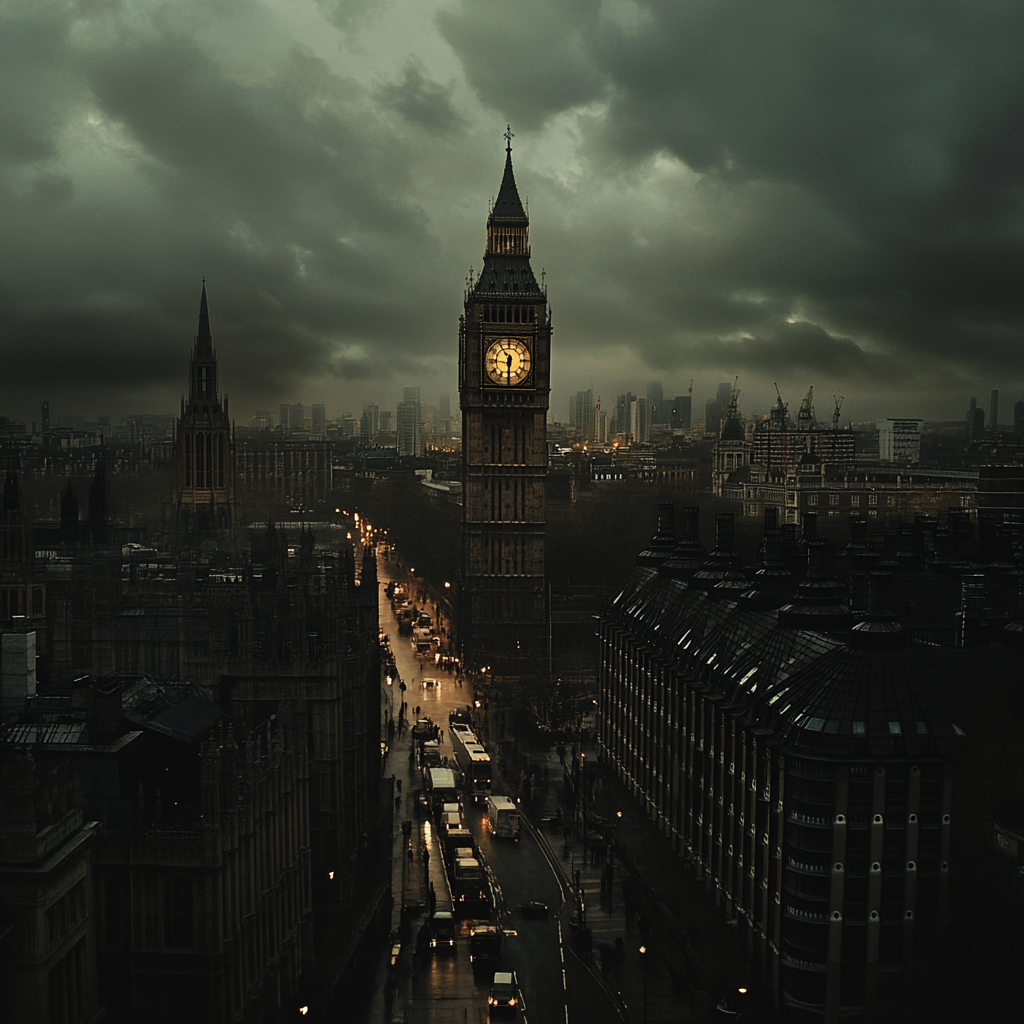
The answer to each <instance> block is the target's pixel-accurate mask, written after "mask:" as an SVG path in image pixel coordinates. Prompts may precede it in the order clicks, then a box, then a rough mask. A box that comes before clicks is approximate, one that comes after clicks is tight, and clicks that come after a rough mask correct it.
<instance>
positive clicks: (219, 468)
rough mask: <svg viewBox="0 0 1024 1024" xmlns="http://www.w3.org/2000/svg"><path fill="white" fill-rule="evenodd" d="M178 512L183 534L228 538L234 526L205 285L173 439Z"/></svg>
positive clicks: (223, 407)
mask: <svg viewBox="0 0 1024 1024" xmlns="http://www.w3.org/2000/svg"><path fill="white" fill-rule="evenodd" d="M173 500H174V511H175V517H176V524H177V529H178V533H179V536H180V537H182V538H183V539H184V537H187V536H188V535H191V536H192V537H193V538H195V537H197V536H199V535H202V534H206V535H208V536H209V535H220V536H227V535H229V534H230V533H231V532H232V529H233V526H234V506H235V445H234V436H233V431H232V429H231V420H230V418H229V417H228V401H227V398H225V399H224V401H223V403H222V402H221V398H220V389H219V387H218V383H217V353H216V351H215V350H214V347H213V339H212V336H211V334H210V312H209V308H208V306H207V301H206V282H205V281H204V282H203V294H202V297H201V298H200V300H199V329H198V331H197V333H196V339H195V346H194V348H193V349H192V361H191V363H190V366H189V389H188V399H187V400H186V399H184V398H182V400H181V414H180V416H179V418H178V423H177V429H176V431H175V437H174V489H173Z"/></svg>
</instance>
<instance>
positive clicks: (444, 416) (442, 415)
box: [437, 395, 452, 420]
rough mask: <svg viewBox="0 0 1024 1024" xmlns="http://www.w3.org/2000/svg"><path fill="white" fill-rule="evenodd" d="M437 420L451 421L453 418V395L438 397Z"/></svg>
mask: <svg viewBox="0 0 1024 1024" xmlns="http://www.w3.org/2000/svg"><path fill="white" fill-rule="evenodd" d="M437 418H438V419H439V420H450V419H451V418H452V397H451V395H438V397H437Z"/></svg>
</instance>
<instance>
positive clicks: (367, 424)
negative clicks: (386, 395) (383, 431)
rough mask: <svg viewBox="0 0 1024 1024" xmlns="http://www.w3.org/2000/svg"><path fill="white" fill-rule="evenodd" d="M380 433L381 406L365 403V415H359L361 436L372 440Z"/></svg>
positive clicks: (366, 439) (365, 439)
mask: <svg viewBox="0 0 1024 1024" xmlns="http://www.w3.org/2000/svg"><path fill="white" fill-rule="evenodd" d="M379 433H380V408H379V406H376V405H372V404H371V405H364V406H363V415H362V416H360V417H359V436H360V437H361V438H362V439H363V440H364V441H367V442H369V441H372V440H373V438H375V437H376V436H377V434H379Z"/></svg>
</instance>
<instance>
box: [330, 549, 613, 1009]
mask: <svg viewBox="0 0 1024 1024" xmlns="http://www.w3.org/2000/svg"><path fill="white" fill-rule="evenodd" d="M378 571H379V575H380V581H381V590H380V623H381V629H382V630H383V632H385V633H387V634H389V636H390V642H391V648H392V650H393V652H394V656H395V667H396V668H397V670H398V673H399V675H400V678H401V679H402V680H404V681H405V683H406V686H407V689H406V690H405V692H404V693H403V692H401V691H400V690H399V689H398V685H397V680H395V682H393V684H392V685H390V686H389V685H387V684H386V683H385V684H384V685H383V686H382V707H381V714H382V720H384V719H385V718H386V717H390V716H392V715H394V716H395V718H396V719H397V715H398V711H399V708H400V704H401V700H402V699H403V698H404V700H405V701H406V703H407V704H408V710H407V714H406V718H405V722H406V728H404V729H403V730H401V731H396V732H395V734H394V737H393V740H392V743H391V747H390V751H389V755H388V761H387V765H386V767H385V774H386V775H392V774H393V775H395V777H396V781H397V780H401V783H402V786H401V798H400V799H399V801H398V807H397V808H396V822H395V830H394V831H395V844H394V856H395V871H394V877H395V883H394V894H395V909H394V914H393V927H394V930H395V932H396V933H401V934H402V935H403V938H402V954H401V957H400V959H399V962H398V964H397V965H396V966H395V967H394V968H392V967H391V966H390V947H389V946H388V947H383V948H382V949H381V958H380V964H379V967H378V970H377V971H376V974H375V976H374V978H373V991H372V995H371V996H370V998H369V999H368V1001H367V1003H366V1005H364V1006H360V1007H358V1012H357V1016H356V1017H355V1018H354V1019H356V1020H359V1021H365V1022H366V1024H371V1022H373V1024H378V1022H380V1021H387V1022H393V1021H407V1022H410V1024H413V1022H416V1024H418V1022H427V1021H430V1022H437V1024H442V1022H456V1021H458V1022H481V1024H482V1022H486V1021H487V1020H488V1013H487V996H488V990H489V987H490V983H491V980H492V975H493V969H492V970H489V971H488V972H487V973H483V972H479V973H477V974H474V972H473V970H472V968H471V965H470V962H469V938H468V933H469V928H470V927H471V925H472V924H475V923H480V922H477V921H470V920H460V923H459V934H458V939H457V941H456V945H455V950H454V955H448V956H445V955H440V954H436V955H434V956H432V957H430V956H426V957H423V958H422V959H421V958H419V957H415V958H414V957H413V951H414V949H415V946H416V941H415V940H416V935H417V932H418V930H419V929H420V927H421V925H422V924H423V922H424V921H425V919H426V917H427V915H428V913H429V909H427V908H424V910H423V912H422V915H421V916H418V917H415V918H412V919H411V921H410V922H409V924H410V925H411V927H408V926H407V927H406V929H405V930H404V931H403V928H402V915H401V911H402V903H403V900H404V902H405V903H406V904H410V903H417V902H421V901H422V902H423V903H426V900H427V891H428V890H427V887H428V886H429V884H430V883H433V885H434V891H435V894H436V900H437V909H438V910H441V909H445V908H446V907H448V906H450V892H449V889H448V883H447V877H446V875H445V872H444V868H443V863H442V856H441V849H440V846H439V843H438V836H437V829H436V826H435V825H433V823H432V822H430V821H429V819H427V818H426V817H425V816H424V815H423V814H422V813H421V812H420V810H419V808H418V801H417V796H418V790H420V789H422V785H423V784H422V781H421V778H420V773H419V770H418V769H417V768H416V767H415V766H414V764H413V763H412V761H411V760H410V754H411V747H412V743H411V740H410V736H409V728H408V723H409V722H410V721H411V722H413V723H414V722H415V721H416V719H417V718H418V717H429V718H431V719H432V720H433V721H434V722H435V723H436V724H437V725H439V726H440V728H441V729H442V730H443V733H442V740H441V754H442V757H445V756H447V757H451V756H452V753H453V752H452V748H451V744H450V741H449V736H448V714H449V712H450V711H452V710H455V709H456V708H463V707H465V706H466V705H467V704H470V703H471V702H472V696H473V695H472V690H471V688H470V686H469V684H468V682H467V684H466V685H465V686H462V685H460V684H459V683H458V681H457V679H456V677H455V675H454V673H452V672H446V671H444V670H443V669H441V668H439V667H438V666H435V665H434V664H433V662H432V661H428V662H427V664H426V666H424V665H421V663H420V661H419V660H418V659H417V657H416V654H415V650H414V648H413V645H412V643H411V642H410V639H409V638H407V637H400V636H399V634H398V622H397V619H396V616H395V614H394V613H393V612H392V610H391V606H390V603H389V601H388V599H387V597H386V595H385V587H386V586H387V584H388V583H389V581H391V580H396V581H398V582H401V583H409V582H410V578H409V573H408V571H403V570H402V568H401V567H400V566H399V565H397V564H396V563H393V562H389V561H385V560H384V559H383V558H381V559H380V560H379V570H378ZM418 596H419V594H418V592H416V591H415V590H413V592H412V594H411V597H412V598H413V599H414V600H415V599H416V598H417V597H418ZM416 603H417V605H419V602H418V601H417V602H416ZM425 610H427V611H428V612H429V613H430V614H431V615H432V616H435V615H436V609H435V606H434V604H433V602H432V601H428V602H427V604H426V606H425ZM442 625H447V624H446V623H443V622H442ZM424 675H426V676H427V677H429V678H434V679H439V680H440V685H439V686H423V685H422V679H423V677H424ZM417 707H418V708H419V712H418V713H417V712H416V710H415V709H416V708H417ZM480 731H481V732H482V733H483V735H482V736H481V737H480V738H481V740H482V741H483V742H484V744H485V746H486V747H487V749H488V751H489V752H490V753H491V756H492V759H493V758H494V757H495V753H496V745H495V744H494V742H493V741H492V739H491V737H489V736H488V731H487V729H482V730H480ZM552 785H554V780H552ZM494 792H495V793H500V792H503V789H502V786H501V783H500V781H499V779H498V777H497V775H496V774H495V782H494ZM510 795H513V796H514V795H515V794H514V793H512V794H510ZM465 811H466V825H467V827H468V828H469V829H470V830H471V831H472V833H473V835H474V836H475V838H476V840H477V843H478V844H479V848H480V850H481V852H482V853H483V856H484V858H485V860H486V865H487V868H488V871H489V877H490V880H491V885H492V890H493V893H494V896H495V910H494V914H493V915H492V922H493V923H497V924H499V925H500V926H501V928H502V929H503V931H504V934H505V938H504V941H503V945H502V953H501V964H500V969H501V970H503V971H514V972H515V974H516V977H517V980H518V984H519V988H520V990H521V993H522V997H523V1004H524V1005H523V1006H522V1008H521V1010H520V1011H519V1012H517V1014H516V1019H518V1020H521V1021H523V1022H524V1024H527V1022H529V1024H576V1022H581V1024H582V1022H584V1021H586V1022H594V1024H604V1022H608V1024H613V1022H618V1021H620V1020H621V1018H620V1016H619V1013H618V1011H617V1009H616V1007H615V1005H614V1003H613V1002H612V1001H611V999H610V998H609V996H608V994H607V993H606V990H605V989H604V988H603V987H602V985H601V984H600V982H599V981H598V980H597V979H596V978H595V976H594V973H593V972H592V970H591V969H590V968H589V967H588V966H587V965H586V964H584V962H583V961H581V960H580V959H579V958H578V957H577V956H576V954H575V952H574V951H573V950H572V946H571V939H570V916H571V906H570V904H569V903H566V902H565V893H564V892H563V883H562V882H561V881H560V877H559V874H558V873H557V871H556V870H555V866H554V865H553V864H552V863H550V862H549V859H548V858H549V857H550V856H551V854H550V853H548V852H547V850H546V849H544V848H542V846H541V845H539V844H538V842H537V841H536V839H535V838H534V836H533V834H532V833H531V831H530V830H529V829H528V828H523V830H522V832H521V834H520V839H519V840H518V841H513V840H509V839H499V838H496V837H493V836H491V835H490V833H489V832H488V830H487V829H486V827H485V824H484V814H483V812H482V810H481V809H480V808H478V807H475V806H473V805H472V804H469V805H467V806H466V808H465ZM403 821H409V822H410V823H411V834H410V836H409V837H408V838H407V837H406V836H405V835H404V834H403V829H402V822H403ZM424 848H426V850H427V851H429V859H426V860H424V858H423V855H422V850H423V849H424ZM410 850H411V851H412V858H411V859H410V857H409V853H410ZM524 901H540V902H542V903H545V904H547V905H548V907H549V912H548V914H547V915H546V916H542V917H525V916H524V915H523V914H521V913H520V912H519V911H518V910H517V909H516V908H517V906H518V905H519V904H520V903H523V902H524ZM346 1019H348V1018H347V1015H346Z"/></svg>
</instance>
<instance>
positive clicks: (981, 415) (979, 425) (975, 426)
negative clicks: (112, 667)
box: [967, 396, 985, 437]
mask: <svg viewBox="0 0 1024 1024" xmlns="http://www.w3.org/2000/svg"><path fill="white" fill-rule="evenodd" d="M984 432H985V410H984V409H979V408H978V400H977V398H974V397H973V396H972V397H971V405H970V408H969V409H968V410H967V436H968V437H980V436H981V435H982V434H983V433H984Z"/></svg>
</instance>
